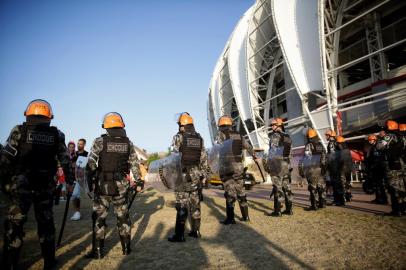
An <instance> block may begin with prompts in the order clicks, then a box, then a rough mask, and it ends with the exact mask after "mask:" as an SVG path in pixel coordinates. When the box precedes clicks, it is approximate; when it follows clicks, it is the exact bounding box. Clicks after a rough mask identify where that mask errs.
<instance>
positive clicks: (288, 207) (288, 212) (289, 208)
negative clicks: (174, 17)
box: [282, 202, 293, 216]
mask: <svg viewBox="0 0 406 270" xmlns="http://www.w3.org/2000/svg"><path fill="white" fill-rule="evenodd" d="M285 204H286V209H285V211H283V212H282V214H284V215H289V216H291V215H293V210H292V202H285Z"/></svg>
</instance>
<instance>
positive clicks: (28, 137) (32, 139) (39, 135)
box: [17, 123, 59, 185]
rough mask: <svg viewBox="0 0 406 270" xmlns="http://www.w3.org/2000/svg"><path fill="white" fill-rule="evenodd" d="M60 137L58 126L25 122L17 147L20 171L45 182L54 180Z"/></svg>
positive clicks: (18, 168)
mask: <svg viewBox="0 0 406 270" xmlns="http://www.w3.org/2000/svg"><path fill="white" fill-rule="evenodd" d="M58 139H59V132H58V129H57V128H56V127H50V126H47V125H27V124H26V123H24V124H23V125H22V126H21V138H20V141H19V145H18V149H17V151H18V152H17V153H18V154H17V155H18V158H17V160H18V165H17V170H18V171H19V173H24V174H26V175H27V176H29V178H34V180H35V181H41V182H44V183H43V184H46V183H45V182H49V181H50V180H52V178H53V176H54V175H55V173H56V170H57V168H56V167H57V157H56V155H57V153H58ZM37 184H38V185H41V184H40V183H37Z"/></svg>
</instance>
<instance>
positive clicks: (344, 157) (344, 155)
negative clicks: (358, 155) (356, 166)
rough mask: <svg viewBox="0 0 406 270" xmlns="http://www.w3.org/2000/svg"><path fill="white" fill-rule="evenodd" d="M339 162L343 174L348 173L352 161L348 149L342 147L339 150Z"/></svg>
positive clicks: (350, 169)
mask: <svg viewBox="0 0 406 270" xmlns="http://www.w3.org/2000/svg"><path fill="white" fill-rule="evenodd" d="M337 163H339V164H340V165H339V166H340V170H341V172H342V173H343V174H349V173H351V171H352V167H353V162H352V157H351V152H350V149H348V148H347V149H343V150H341V151H339V162H337Z"/></svg>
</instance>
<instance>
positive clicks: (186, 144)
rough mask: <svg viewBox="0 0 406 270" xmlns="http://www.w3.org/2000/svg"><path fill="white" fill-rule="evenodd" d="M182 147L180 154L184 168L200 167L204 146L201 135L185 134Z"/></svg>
mask: <svg viewBox="0 0 406 270" xmlns="http://www.w3.org/2000/svg"><path fill="white" fill-rule="evenodd" d="M182 138H183V141H182V145H181V147H180V149H179V152H181V153H182V166H184V167H186V166H198V165H199V164H200V156H201V151H202V146H203V139H202V137H201V136H200V134H199V133H183V134H182Z"/></svg>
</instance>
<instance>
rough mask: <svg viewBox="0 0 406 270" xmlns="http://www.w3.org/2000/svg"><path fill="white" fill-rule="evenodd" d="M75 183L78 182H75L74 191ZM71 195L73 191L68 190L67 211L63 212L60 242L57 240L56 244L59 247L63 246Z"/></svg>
mask: <svg viewBox="0 0 406 270" xmlns="http://www.w3.org/2000/svg"><path fill="white" fill-rule="evenodd" d="M75 185H76V183H73V188H72V192H73V189H74V188H75ZM71 197H72V193H71V192H68V194H67V195H66V204H65V212H64V213H63V220H62V226H61V230H60V231H59V236H58V242H57V244H56V246H57V247H60V246H61V241H62V235H63V230H64V229H65V223H66V216H67V215H68V211H69V202H70V198H71Z"/></svg>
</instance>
